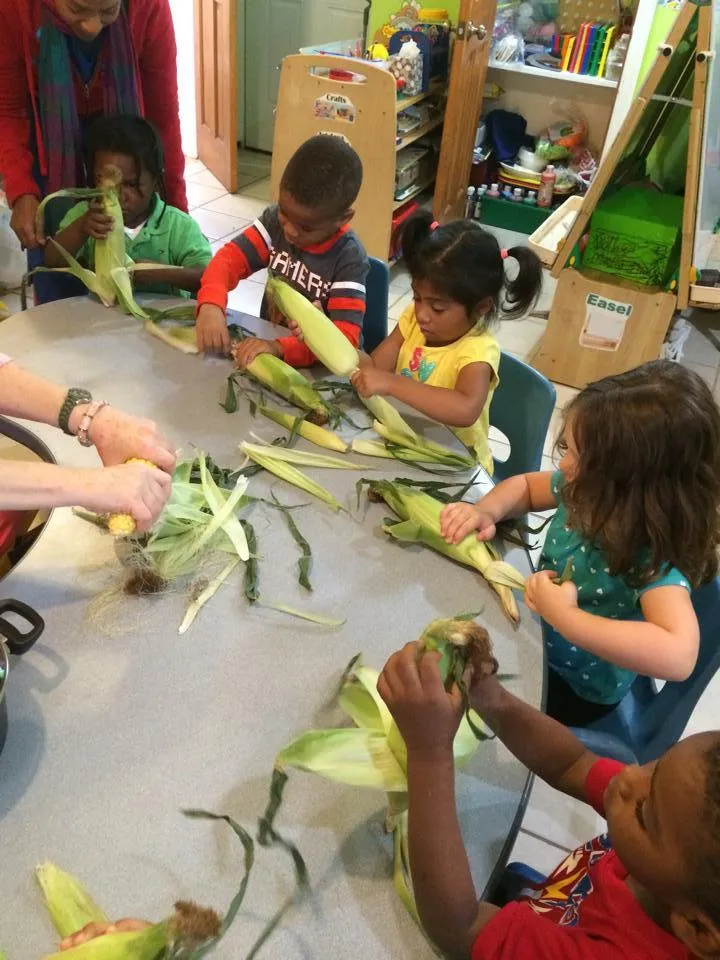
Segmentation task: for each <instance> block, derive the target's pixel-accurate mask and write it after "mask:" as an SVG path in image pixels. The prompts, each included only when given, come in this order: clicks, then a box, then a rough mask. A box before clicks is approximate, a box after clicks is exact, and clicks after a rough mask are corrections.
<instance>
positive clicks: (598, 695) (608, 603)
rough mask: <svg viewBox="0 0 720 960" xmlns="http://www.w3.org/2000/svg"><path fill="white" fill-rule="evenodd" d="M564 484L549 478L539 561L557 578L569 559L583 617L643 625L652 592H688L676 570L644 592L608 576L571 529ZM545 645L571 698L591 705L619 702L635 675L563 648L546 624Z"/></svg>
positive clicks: (594, 551) (600, 558) (592, 549)
mask: <svg viewBox="0 0 720 960" xmlns="http://www.w3.org/2000/svg"><path fill="white" fill-rule="evenodd" d="M564 483H565V480H564V477H563V475H562V473H561V472H560V471H559V470H558V471H557V472H556V473H554V474H553V477H552V491H553V495H554V496H555V499H556V501H557V505H558V509H557V512H556V513H555V516H554V517H553V519H552V521H551V522H550V526H549V527H548V532H547V538H546V540H545V545H544V547H543V552H542V556H541V558H540V569H541V570H553V571H555V572H556V573H557V574H558V575H560V574H562V573H563V571H564V570H565V566H566V564H567V562H568V560H572V574H571V579H572V582H573V583H574V584H575V586H576V587H577V599H578V606H579V607H580V609H581V610H585V611H586V612H587V613H593V614H596V615H597V616H599V617H609V618H610V619H613V620H642V611H641V609H640V598H641V597H642V595H643V594H644V593H646V592H647V591H648V590H654V589H655V588H656V587H668V586H680V587H684V588H685V589H686V590H688V591H689V590H690V584H689V582H688V580H687V578H686V577H685V576H683V574H682V573H681V572H680V571H679V570H676V569H675V567H670V566H668V568H667V569H666V570H665V571H664V573H663V575H662V576H660V577H658V579H657V580H653V582H652V583H649V584H648V585H647V586H645V587H641V588H640V589H636V588H635V587H631V586H629V585H628V583H627V582H626V581H625V580H624V578H623V577H611V576H610V570H609V567H608V563H607V560H606V558H605V556H604V554H603V553H602V552H601V551H600V550H598V548H597V547H596V546H595V545H594V544H592V543H590V542H589V541H587V540H584V539H583V537H582V536H581V535H580V534H579V533H577V532H576V531H575V530H572V529H571V528H570V526H569V525H568V522H567V510H566V508H565V504H564V503H563V499H562V488H563V486H564ZM546 627H547V629H546V632H545V642H546V648H547V658H548V663H549V664H550V666H551V667H552V668H553V670H556V671H557V672H558V673H559V674H560V675H561V676H562V677H563V679H564V680H565V681H566V682H567V683H568V684H570V686H571V687H572V689H573V690H574V691H575V693H577V694H578V696H580V697H584V698H585V699H586V700H591V701H592V702H593V703H618V702H619V701H620V700H622V698H623V697H624V696H625V694H626V693H627V691H628V690H629V688H630V686H631V685H632V682H633V680H634V679H635V677H636V676H637V674H635V673H633V672H632V671H631V670H624V669H622V668H621V667H616V666H615V665H614V664H612V663H608V661H606V660H601V659H600V658H599V657H596V656H593V655H592V654H590V653H588V652H587V651H586V650H582V649H581V648H580V647H577V646H575V645H574V644H571V643H568V641H567V640H565V638H564V637H562V636H560V634H559V633H557V632H556V631H555V630H553V629H552V627H550V626H549V625H546Z"/></svg>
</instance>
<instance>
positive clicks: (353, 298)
mask: <svg viewBox="0 0 720 960" xmlns="http://www.w3.org/2000/svg"><path fill="white" fill-rule="evenodd" d="M362 173H363V170H362V163H361V161H360V158H359V157H358V155H357V154H356V153H355V151H354V150H353V148H352V147H351V146H350V144H348V143H347V142H346V141H345V140H344V139H342V138H341V137H333V136H330V135H328V134H318V135H317V136H315V137H311V139H310V140H307V141H306V142H305V143H304V144H302V146H300V147H299V148H298V150H296V152H295V153H294V154H293V156H292V157H291V158H290V160H289V162H288V165H287V167H286V168H285V171H284V172H283V175H282V179H281V181H280V191H279V196H278V203H277V204H273V205H272V206H270V207H268V208H267V209H266V210H265V211H264V212H263V213H262V215H261V216H260V217H259V218H258V219H257V220H256V221H255V222H254V223H253V224H251V225H250V226H249V227H248V228H247V229H246V230H244V231H243V232H242V233H241V234H239V235H238V236H237V237H235V238H234V239H233V240H231V241H230V243H227V244H225V246H224V247H222V249H220V250H219V251H218V252H217V253H216V254H215V256H214V257H213V259H212V262H211V263H210V266H209V267H208V268H207V270H206V271H205V274H204V276H203V280H202V286H201V288H200V294H199V296H198V304H199V309H198V314H197V342H198V347H199V348H200V349H201V350H204V351H209V352H214V353H223V354H227V353H229V352H230V337H229V334H228V328H227V320H226V316H225V311H226V308H227V301H228V292H229V291H230V290H233V289H234V288H235V287H236V286H237V285H238V283H239V282H240V281H241V280H243V279H245V278H246V277H249V276H250V275H251V274H253V273H256V272H257V271H258V270H262V269H263V268H264V267H267V268H268V269H269V270H270V271H271V272H272V273H274V274H275V275H276V276H280V277H281V278H282V279H283V280H284V281H285V282H286V283H288V284H290V286H292V287H294V288H295V289H296V290H299V291H300V293H302V294H303V295H304V296H305V297H307V299H308V300H310V301H312V302H314V303H317V304H319V306H320V307H321V309H323V310H324V311H325V313H326V314H327V315H328V316H329V317H330V319H331V320H332V321H333V323H334V324H335V325H336V326H337V327H338V328H339V329H340V330H341V331H342V332H343V333H344V334H345V336H346V337H347V338H348V340H350V342H351V343H352V344H353V346H358V344H359V342H360V335H361V332H362V324H363V318H364V316H365V278H366V276H367V272H368V259H367V256H366V254H365V250H364V249H363V246H362V244H361V243H360V241H359V240H358V238H357V237H356V236H355V234H354V233H353V232H352V231H351V230H350V229H349V224H350V221H351V220H352V218H353V216H354V214H355V211H354V210H353V204H354V203H355V200H356V199H357V195H358V193H359V192H360V185H361V183H362ZM261 316H262V317H263V318H264V319H268V320H271V321H272V322H274V323H282V324H284V323H285V319H284V317H282V315H281V314H279V313H278V311H277V310H276V308H275V307H274V306H273V305H272V304H270V303H269V302H268V300H267V297H265V298H263V303H262V307H261ZM260 353H272V354H274V355H275V356H277V357H281V358H282V359H283V360H285V362H286V363H289V364H291V365H292V366H294V367H305V366H310V365H311V364H312V363H313V362H314V361H315V357H314V356H313V354H312V353H311V352H310V350H309V349H308V347H307V346H306V345H305V344H304V343H303V342H302V341H301V340H299V339H298V338H297V337H295V336H293V335H290V336H286V337H280V338H279V339H277V340H261V339H259V338H251V339H248V340H244V341H242V343H240V344H239V345H238V346H237V349H236V354H235V360H236V363H237V364H238V366H240V367H246V366H247V365H248V364H249V363H251V362H252V361H253V360H254V359H255V357H256V356H257V355H258V354H260Z"/></svg>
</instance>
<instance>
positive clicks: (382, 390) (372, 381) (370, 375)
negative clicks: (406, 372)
mask: <svg viewBox="0 0 720 960" xmlns="http://www.w3.org/2000/svg"><path fill="white" fill-rule="evenodd" d="M396 376H397V374H394V373H389V372H388V371H387V370H379V369H378V368H377V367H374V366H370V365H367V364H366V365H365V366H362V367H361V368H360V369H359V370H356V371H355V373H354V374H353V375H352V377H351V378H350V379H351V380H352V385H353V386H354V387H355V389H356V390H357V392H358V393H359V394H360V396H361V397H388V396H391V395H392V384H393V380H394V379H395V377H396Z"/></svg>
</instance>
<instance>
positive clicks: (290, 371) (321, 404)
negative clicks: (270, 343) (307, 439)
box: [245, 353, 329, 424]
mask: <svg viewBox="0 0 720 960" xmlns="http://www.w3.org/2000/svg"><path fill="white" fill-rule="evenodd" d="M245 370H246V372H247V373H249V374H250V376H251V377H253V378H254V379H255V380H257V381H259V382H260V383H261V384H263V386H265V387H267V388H268V389H269V390H272V391H273V392H274V393H277V394H279V395H280V396H281V397H284V398H285V400H288V401H289V402H290V403H294V404H295V406H297V407H300V408H301V409H302V410H307V411H309V413H310V415H311V419H312V422H313V423H317V424H323V423H327V422H328V419H329V412H328V408H327V404H326V403H325V401H324V400H323V398H322V397H321V396H320V394H319V393H318V392H317V390H316V389H315V388H314V387H313V385H312V383H311V382H310V380H308V378H307V377H305V376H303V375H302V373H300V371H299V370H296V369H295V368H294V367H291V366H290V364H288V363H285V361H284V360H281V359H280V358H279V357H275V356H273V355H272V354H270V353H261V354H259V355H258V356H257V357H255V359H254V360H253V361H252V363H249V364H248V365H247V367H246V368H245Z"/></svg>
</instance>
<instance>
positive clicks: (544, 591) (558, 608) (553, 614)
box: [525, 570, 578, 634]
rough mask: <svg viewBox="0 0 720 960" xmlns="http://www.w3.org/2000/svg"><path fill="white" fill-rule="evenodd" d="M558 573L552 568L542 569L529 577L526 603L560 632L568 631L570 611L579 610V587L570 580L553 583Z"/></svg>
mask: <svg viewBox="0 0 720 960" xmlns="http://www.w3.org/2000/svg"><path fill="white" fill-rule="evenodd" d="M556 577H557V574H556V573H555V572H554V571H552V570H541V571H540V572H539V573H534V574H532V576H530V577H528V579H527V583H526V584H525V603H526V604H527V605H528V607H529V609H530V610H532V611H533V613H537V614H538V615H539V616H541V617H542V618H543V620H545V621H546V622H547V623H549V624H550V626H551V627H554V628H555V629H556V630H558V631H559V632H560V633H563V634H565V633H567V632H568V631H567V627H565V629H562V628H561V626H560V624H561V623H562V624H563V626H565V618H566V617H567V614H568V611H572V610H577V606H578V602H577V587H576V586H575V584H574V583H572V582H571V581H570V580H567V581H566V582H565V583H561V584H557V583H553V581H554V580H555V579H556Z"/></svg>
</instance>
